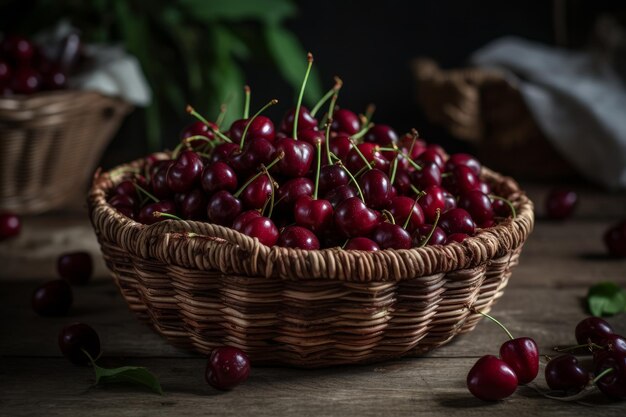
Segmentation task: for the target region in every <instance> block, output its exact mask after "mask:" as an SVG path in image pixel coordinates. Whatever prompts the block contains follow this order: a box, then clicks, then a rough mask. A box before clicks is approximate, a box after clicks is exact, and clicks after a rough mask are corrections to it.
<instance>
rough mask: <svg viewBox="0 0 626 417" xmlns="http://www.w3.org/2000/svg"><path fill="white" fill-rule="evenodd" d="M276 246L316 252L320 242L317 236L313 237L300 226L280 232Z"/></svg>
mask: <svg viewBox="0 0 626 417" xmlns="http://www.w3.org/2000/svg"><path fill="white" fill-rule="evenodd" d="M305 198H306V197H305ZM276 245H277V246H282V247H285V248H299V249H306V250H316V249H319V248H320V242H319V240H318V239H317V236H315V233H313V232H312V231H310V230H309V229H306V228H304V227H300V226H288V227H285V228H284V229H283V231H282V232H281V234H280V237H279V238H278V241H277V242H276Z"/></svg>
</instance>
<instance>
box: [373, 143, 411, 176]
mask: <svg viewBox="0 0 626 417" xmlns="http://www.w3.org/2000/svg"><path fill="white" fill-rule="evenodd" d="M378 150H379V151H388V152H396V153H397V154H398V155H401V156H402V157H403V158H405V159H406V160H407V161H408V162H409V164H411V166H412V167H413V168H415V169H416V170H418V171H421V170H422V167H421V166H419V165H418V164H417V163H416V162H415V161H414V160H412V159H411V158H410V157H409V155H407V154H406V153H404V152H402V151H401V150H400V149H398V147H393V148H390V147H385V146H382V147H379V148H378Z"/></svg>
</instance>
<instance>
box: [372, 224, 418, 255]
mask: <svg viewBox="0 0 626 417" xmlns="http://www.w3.org/2000/svg"><path fill="white" fill-rule="evenodd" d="M371 236H372V240H373V241H374V242H376V244H377V245H378V246H379V247H380V248H381V249H410V248H411V235H410V234H409V232H407V231H406V230H404V229H403V228H402V226H400V225H398V224H393V223H386V222H383V223H379V224H378V225H377V226H376V227H374V230H373V231H372V234H371Z"/></svg>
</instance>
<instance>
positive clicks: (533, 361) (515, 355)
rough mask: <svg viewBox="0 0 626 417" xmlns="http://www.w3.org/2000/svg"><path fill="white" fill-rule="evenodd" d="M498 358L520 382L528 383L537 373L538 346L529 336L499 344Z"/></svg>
mask: <svg viewBox="0 0 626 417" xmlns="http://www.w3.org/2000/svg"><path fill="white" fill-rule="evenodd" d="M500 358H502V360H503V361H504V362H506V363H507V365H509V366H510V367H511V369H513V372H515V375H517V380H518V383H520V384H528V383H529V382H531V381H532V380H533V379H535V378H536V377H537V374H538V373H539V348H538V347H537V343H535V341H534V340H533V339H531V338H529V337H518V338H516V339H512V340H507V341H506V342H504V343H503V344H502V346H500Z"/></svg>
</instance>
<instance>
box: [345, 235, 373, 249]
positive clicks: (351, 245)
mask: <svg viewBox="0 0 626 417" xmlns="http://www.w3.org/2000/svg"><path fill="white" fill-rule="evenodd" d="M344 249H346V250H364V251H367V252H374V251H377V250H380V247H379V246H378V245H377V244H376V242H374V241H373V240H371V239H368V238H366V237H353V238H352V239H350V240H349V241H348V243H346V246H345V248H344Z"/></svg>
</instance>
